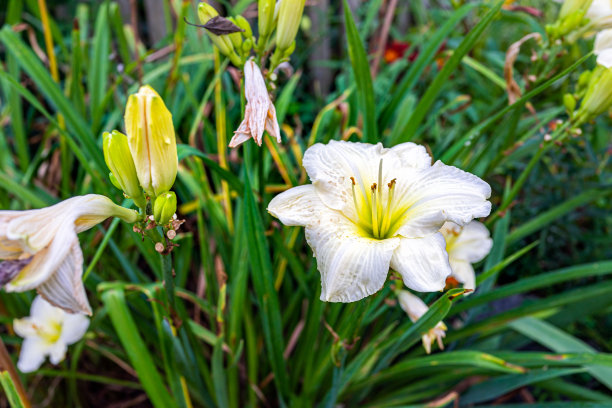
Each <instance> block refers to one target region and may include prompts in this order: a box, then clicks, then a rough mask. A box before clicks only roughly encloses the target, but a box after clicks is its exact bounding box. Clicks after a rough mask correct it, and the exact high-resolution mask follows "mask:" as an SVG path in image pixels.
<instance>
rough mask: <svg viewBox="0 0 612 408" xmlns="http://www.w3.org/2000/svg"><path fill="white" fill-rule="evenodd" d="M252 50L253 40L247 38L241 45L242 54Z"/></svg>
mask: <svg viewBox="0 0 612 408" xmlns="http://www.w3.org/2000/svg"><path fill="white" fill-rule="evenodd" d="M252 48H253V40H252V39H251V38H247V39H246V40H244V42H243V43H242V52H244V53H245V54H247V53H249V52H250V51H251V49H252Z"/></svg>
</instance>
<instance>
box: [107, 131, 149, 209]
mask: <svg viewBox="0 0 612 408" xmlns="http://www.w3.org/2000/svg"><path fill="white" fill-rule="evenodd" d="M102 150H103V151H104V161H106V165H107V166H108V169H109V170H110V171H111V172H110V174H109V178H110V180H111V183H113V185H114V186H115V187H117V188H118V189H120V190H123V192H124V193H125V195H127V196H128V197H130V198H131V199H132V200H134V203H135V204H136V205H137V206H138V207H140V208H144V207H145V206H146V201H145V198H144V195H143V194H142V190H141V189H140V184H139V183H138V175H137V174H136V167H135V166H134V160H133V159H132V153H130V147H129V145H128V139H127V137H126V136H125V135H124V134H123V133H121V132H118V131H116V130H113V131H112V132H111V133H108V132H105V133H104V135H103V141H102Z"/></svg>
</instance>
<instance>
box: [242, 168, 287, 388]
mask: <svg viewBox="0 0 612 408" xmlns="http://www.w3.org/2000/svg"><path fill="white" fill-rule="evenodd" d="M247 168H248V166H244V170H245V171H244V174H245V177H244V180H245V182H244V206H245V217H244V226H245V231H246V232H247V238H248V239H247V240H248V242H249V244H248V253H249V259H250V263H251V279H252V282H253V286H254V287H255V292H256V293H257V298H258V303H259V315H260V316H261V320H262V324H263V327H262V328H261V329H262V330H263V333H264V340H265V343H266V349H267V350H268V358H269V359H270V364H271V366H272V371H273V372H274V381H275V383H276V384H277V386H278V389H279V392H280V397H282V396H287V395H289V389H288V384H287V370H286V367H285V359H284V357H283V352H284V349H285V345H284V340H283V330H282V323H281V313H280V305H279V303H278V294H277V293H276V290H275V289H274V276H273V275H274V270H273V268H272V264H271V262H270V252H269V250H268V244H267V239H266V235H265V231H264V226H263V223H262V220H261V215H260V213H259V211H258V208H257V204H256V203H255V200H254V198H253V191H252V189H251V183H250V179H249V174H248V171H247Z"/></svg>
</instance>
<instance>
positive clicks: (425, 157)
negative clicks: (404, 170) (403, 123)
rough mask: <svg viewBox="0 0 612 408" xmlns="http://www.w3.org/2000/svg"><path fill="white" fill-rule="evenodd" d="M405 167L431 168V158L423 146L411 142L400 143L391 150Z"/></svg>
mask: <svg viewBox="0 0 612 408" xmlns="http://www.w3.org/2000/svg"><path fill="white" fill-rule="evenodd" d="M391 151H392V152H394V153H396V154H397V156H398V157H399V159H400V161H401V162H402V165H403V166H405V167H416V168H426V167H431V156H430V155H429V153H427V149H425V146H421V145H418V144H416V143H412V142H406V143H401V144H398V145H396V146H393V147H392V148H391Z"/></svg>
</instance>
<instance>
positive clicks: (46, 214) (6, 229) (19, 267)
mask: <svg viewBox="0 0 612 408" xmlns="http://www.w3.org/2000/svg"><path fill="white" fill-rule="evenodd" d="M108 217H119V218H121V219H123V220H125V221H128V222H135V221H136V220H137V218H138V214H137V213H136V211H133V210H129V209H127V208H123V207H121V206H118V205H116V204H114V203H113V202H112V201H111V200H109V199H108V198H107V197H104V196H101V195H96V194H89V195H85V196H78V197H73V198H70V199H68V200H65V201H62V202H61V203H59V204H56V205H53V206H51V207H47V208H42V209H39V210H28V211H0V260H4V261H2V262H0V285H5V289H6V291H7V292H23V291H26V290H30V289H34V288H36V289H37V290H38V293H39V294H40V295H42V296H43V297H44V298H45V299H46V300H47V301H48V302H50V303H51V304H53V305H55V306H57V307H60V308H62V309H64V310H66V311H68V312H71V313H86V314H91V308H90V307H89V303H88V302H87V296H86V294H85V288H84V286H83V282H82V280H81V276H82V274H83V253H82V252H81V247H80V245H79V239H78V238H77V234H78V233H80V232H83V231H86V230H88V229H90V228H91V227H93V226H94V225H96V224H98V223H100V222H102V221H104V220H105V219H107V218H108Z"/></svg>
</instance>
